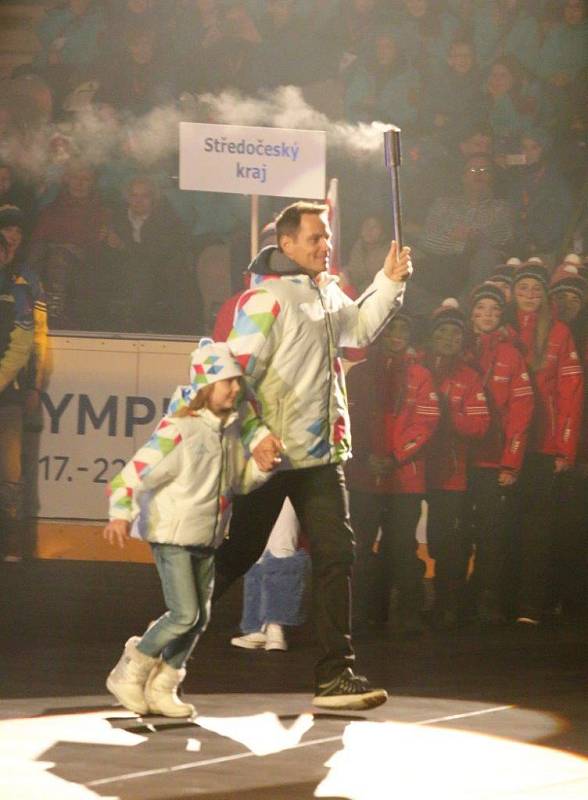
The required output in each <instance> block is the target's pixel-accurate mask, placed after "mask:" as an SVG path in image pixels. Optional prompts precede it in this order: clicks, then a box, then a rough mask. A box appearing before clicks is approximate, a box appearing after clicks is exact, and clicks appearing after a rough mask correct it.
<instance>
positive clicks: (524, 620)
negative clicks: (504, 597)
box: [517, 617, 539, 626]
mask: <svg viewBox="0 0 588 800" xmlns="http://www.w3.org/2000/svg"><path fill="white" fill-rule="evenodd" d="M517 622H518V624H519V625H531V626H537V625H539V620H538V619H535V618H534V617H517Z"/></svg>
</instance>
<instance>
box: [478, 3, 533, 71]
mask: <svg viewBox="0 0 588 800" xmlns="http://www.w3.org/2000/svg"><path fill="white" fill-rule="evenodd" d="M540 44H541V30H540V27H539V22H538V20H537V19H536V17H533V16H531V15H529V14H525V13H521V14H519V15H518V16H517V17H516V18H515V20H514V22H513V24H512V26H511V27H510V29H509V30H507V29H505V28H504V27H503V26H502V25H497V24H496V22H495V21H494V20H493V18H492V9H491V4H490V3H488V2H487V0H486V2H484V3H483V4H480V5H479V6H478V8H476V10H475V12H474V47H475V50H476V58H477V60H478V64H479V66H480V67H482V68H484V67H489V66H490V65H491V64H492V62H493V61H495V60H496V59H497V58H500V57H501V56H504V55H512V56H516V58H517V59H518V60H519V61H520V63H521V64H522V65H523V67H525V68H526V69H527V70H529V72H531V73H533V74H537V71H538V67H539V47H540Z"/></svg>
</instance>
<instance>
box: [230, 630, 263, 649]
mask: <svg viewBox="0 0 588 800" xmlns="http://www.w3.org/2000/svg"><path fill="white" fill-rule="evenodd" d="M265 642H266V637H265V633H263V631H254V633H246V634H244V635H243V636H235V637H234V638H233V639H231V644H232V645H233V647H242V648H244V649H245V650H261V649H262V648H264V647H265V646H266V645H265Z"/></svg>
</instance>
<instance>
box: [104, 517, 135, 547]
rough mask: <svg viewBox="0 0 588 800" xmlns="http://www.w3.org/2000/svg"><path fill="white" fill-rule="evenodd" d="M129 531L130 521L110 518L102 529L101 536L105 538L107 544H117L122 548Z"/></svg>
mask: <svg viewBox="0 0 588 800" xmlns="http://www.w3.org/2000/svg"><path fill="white" fill-rule="evenodd" d="M130 532H131V523H130V522H127V521H126V519H111V520H110V522H109V523H108V525H107V526H106V527H105V528H104V530H103V531H102V536H103V537H104V538H105V539H106V541H107V542H108V544H118V546H119V547H120V548H121V550H122V548H123V547H124V546H125V542H126V541H127V539H128V538H129V535H130Z"/></svg>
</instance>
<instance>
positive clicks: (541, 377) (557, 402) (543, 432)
mask: <svg viewBox="0 0 588 800" xmlns="http://www.w3.org/2000/svg"><path fill="white" fill-rule="evenodd" d="M517 320H518V329H516V330H515V332H516V334H517V335H518V337H519V339H520V341H521V342H522V344H523V347H524V351H525V357H526V360H527V364H528V363H529V362H530V361H531V356H532V353H533V343H534V341H535V329H536V326H537V314H529V313H524V312H521V311H519V312H517ZM531 374H532V380H533V387H534V389H535V413H534V417H533V424H532V426H531V433H530V436H529V450H530V451H532V452H536V453H547V454H548V455H555V456H563V457H565V458H566V459H567V460H568V461H569V463H570V464H573V463H574V461H575V458H576V451H577V448H578V439H579V436H580V424H581V419H582V406H583V400H584V379H583V370H582V365H581V363H580V359H579V357H578V353H577V352H576V347H575V344H574V341H573V339H572V335H571V333H570V329H569V328H568V326H567V325H565V324H564V323H563V322H559V321H558V320H555V321H554V322H553V323H552V325H551V328H550V330H549V334H548V338H547V345H546V349H545V358H544V361H543V365H542V366H541V367H540V368H539V369H537V370H535V371H533V370H531Z"/></svg>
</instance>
